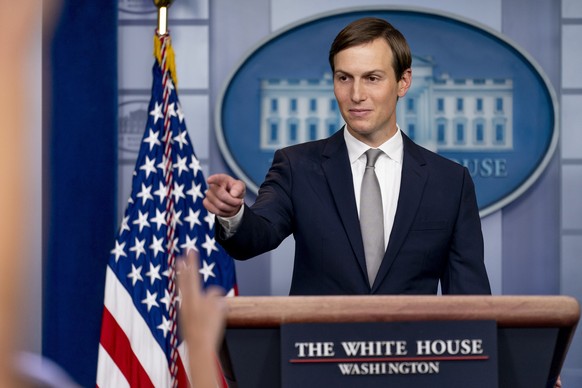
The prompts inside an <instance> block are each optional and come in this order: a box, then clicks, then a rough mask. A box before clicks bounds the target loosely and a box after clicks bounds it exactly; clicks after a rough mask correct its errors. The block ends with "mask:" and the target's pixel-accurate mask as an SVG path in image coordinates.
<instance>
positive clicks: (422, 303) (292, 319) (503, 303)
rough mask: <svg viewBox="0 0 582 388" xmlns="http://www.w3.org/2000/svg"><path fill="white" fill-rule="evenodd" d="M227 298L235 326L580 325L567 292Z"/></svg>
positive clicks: (577, 306) (230, 321)
mask: <svg viewBox="0 0 582 388" xmlns="http://www.w3.org/2000/svg"><path fill="white" fill-rule="evenodd" d="M226 302H227V311H228V312H227V326H228V327H231V328H234V327H247V328H252V327H256V328H260V327H278V326H280V325H281V324H285V323H301V322H303V323H315V322H319V323H329V322H406V321H442V320H495V321H497V324H498V326H499V327H566V328H572V329H574V328H575V327H576V325H577V323H578V321H579V319H580V304H579V303H578V301H577V300H576V299H575V298H572V297H570V296H564V295H555V296H546V295H543V296H489V295H487V296H483V295H463V296H461V295H444V296H436V295H430V296H421V295H419V296H416V295H415V296H408V295H398V296H396V295H394V296H392V295H365V296H359V295H358V296H356V295H354V296H351V295H350V296H288V297H282V296H259V297H244V296H243V297H234V298H227V301H226Z"/></svg>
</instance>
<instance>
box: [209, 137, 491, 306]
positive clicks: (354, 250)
mask: <svg viewBox="0 0 582 388" xmlns="http://www.w3.org/2000/svg"><path fill="white" fill-rule="evenodd" d="M403 140H404V157H403V165H402V180H401V187H400V196H399V199H398V205H397V210H396V216H395V220H394V226H393V229H392V233H391V235H390V240H389V242H388V247H387V249H386V253H385V256H384V259H383V261H382V264H381V266H380V269H379V272H378V275H377V276H376V280H375V282H374V284H373V286H372V287H370V285H369V283H368V277H367V272H366V261H365V258H364V247H363V243H362V235H361V232H360V223H359V219H358V212H357V208H356V202H355V197H354V190H353V182H352V172H351V168H350V162H349V158H348V152H347V147H346V144H345V140H344V134H343V130H340V131H338V132H337V133H336V134H335V135H333V136H331V137H329V138H327V139H324V140H319V141H314V142H308V143H303V144H299V145H295V146H291V147H287V148H284V149H282V150H278V151H277V152H276V153H275V156H274V159H273V164H272V166H271V168H270V170H269V172H268V174H267V177H266V179H265V182H264V183H263V184H262V185H261V188H260V190H259V194H258V197H257V200H256V202H255V203H254V205H253V206H251V207H246V208H245V209H244V216H243V219H242V223H241V225H240V227H239V228H238V230H237V232H236V234H235V235H234V236H232V237H230V238H228V239H226V240H225V239H224V238H221V236H224V233H223V231H222V229H221V227H220V225H219V224H218V223H217V234H216V235H217V237H218V241H219V242H220V244H221V245H222V246H223V247H224V248H225V249H226V250H227V251H228V252H229V254H231V255H232V256H233V257H234V258H236V259H240V260H245V259H248V258H251V257H254V256H256V255H259V254H261V253H264V252H266V251H269V250H271V249H274V248H275V247H277V246H278V245H279V244H280V243H281V242H282V241H283V240H284V239H285V238H286V237H287V236H289V235H290V234H293V236H294V238H295V263H294V268H293V279H292V284H291V294H292V295H353V294H436V292H437V287H438V283H439V280H440V281H441V288H442V292H443V294H489V293H491V290H490V286H489V280H488V278H487V273H486V271H485V266H484V262H483V237H482V232H481V222H480V218H479V213H478V208H477V202H476V197H475V189H474V185H473V182H472V180H471V177H470V175H469V173H468V171H467V169H466V168H464V167H462V166H461V165H459V164H457V163H454V162H452V161H450V160H448V159H445V158H443V157H441V156H439V155H437V154H435V153H433V152H430V151H428V150H426V149H424V148H422V147H420V146H418V145H416V144H415V143H414V142H412V141H411V140H410V139H409V138H408V137H407V136H406V135H404V134H403Z"/></svg>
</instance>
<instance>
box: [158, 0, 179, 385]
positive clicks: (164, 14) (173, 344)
mask: <svg viewBox="0 0 582 388" xmlns="http://www.w3.org/2000/svg"><path fill="white" fill-rule="evenodd" d="M153 1H154V4H155V6H156V7H157V8H158V30H157V31H156V34H157V37H155V38H154V41H155V42H159V46H157V44H154V47H155V49H154V51H155V52H156V57H157V55H158V54H159V56H160V57H159V58H157V59H158V60H159V64H160V67H161V70H162V87H163V89H164V93H163V105H162V112H163V120H164V132H163V135H162V137H163V139H164V141H163V144H164V146H165V150H164V155H167V156H168V159H167V160H166V163H165V165H164V166H163V167H164V168H163V171H164V173H163V175H164V180H165V183H166V187H167V188H168V191H167V195H168V201H167V204H166V224H167V225H168V230H167V233H166V238H167V239H168V241H169V245H168V247H167V248H168V280H169V282H168V283H169V284H168V291H169V296H170V300H171V303H170V305H169V309H168V310H169V311H168V313H169V316H170V322H171V324H170V330H169V333H170V348H171V350H170V375H171V385H172V387H173V388H177V387H178V380H179V379H178V372H179V371H178V315H177V311H176V305H175V302H176V300H177V296H178V291H177V290H176V267H175V261H176V252H175V248H177V247H175V245H174V244H177V241H176V240H177V239H175V231H176V230H175V227H176V222H175V220H174V214H175V206H174V205H175V203H174V201H173V200H172V195H173V193H172V191H173V190H172V186H173V182H174V180H173V174H172V167H173V158H172V156H171V154H172V152H171V147H172V141H171V137H172V128H171V124H170V118H171V112H170V111H169V109H170V101H169V99H170V94H171V89H172V88H174V87H173V86H172V85H171V84H172V81H170V78H171V77H172V74H175V63H174V58H173V57H174V55H173V50H172V48H171V47H172V46H171V44H170V35H169V31H168V8H169V7H170V5H171V4H172V2H173V0H153ZM156 47H157V48H159V53H158V49H157V48H156ZM171 105H172V106H173V104H171ZM172 109H173V108H172Z"/></svg>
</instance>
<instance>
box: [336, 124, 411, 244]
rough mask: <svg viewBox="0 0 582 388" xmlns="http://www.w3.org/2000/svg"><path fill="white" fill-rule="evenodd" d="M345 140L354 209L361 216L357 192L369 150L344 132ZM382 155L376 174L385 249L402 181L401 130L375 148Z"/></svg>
mask: <svg viewBox="0 0 582 388" xmlns="http://www.w3.org/2000/svg"><path fill="white" fill-rule="evenodd" d="M344 138H345V140H346V146H347V147H348V156H349V158H350V164H351V167H352V177H353V181H354V194H355V196H356V206H357V207H358V214H360V189H361V187H362V179H363V177H364V171H365V170H366V151H367V150H369V149H370V146H369V145H367V144H365V143H362V142H361V141H359V140H358V139H356V138H355V137H353V136H352V134H350V132H349V131H348V130H347V129H346V130H344ZM378 148H379V149H381V150H382V151H383V153H382V154H380V156H379V157H378V160H376V165H375V170H376V176H377V177H378V183H379V184H380V191H381V193H382V207H383V209H382V210H383V213H384V241H385V242H386V246H388V240H389V239H390V233H391V232H392V226H393V225H394V216H395V215H396V206H397V204H398V196H399V194H400V181H401V178H402V155H403V153H404V145H403V142H402V133H401V132H400V128H398V127H397V131H396V133H395V134H394V136H392V137H391V138H390V139H388V140H387V141H386V142H385V143H383V144H382V145H380V147H378Z"/></svg>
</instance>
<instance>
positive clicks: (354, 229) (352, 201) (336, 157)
mask: <svg viewBox="0 0 582 388" xmlns="http://www.w3.org/2000/svg"><path fill="white" fill-rule="evenodd" d="M322 156H323V160H322V168H323V171H324V173H325V177H326V179H327V183H328V185H329V188H330V191H331V195H332V197H333V200H334V202H335V205H336V208H337V211H338V213H339V215H340V218H341V220H342V223H343V226H344V229H345V231H346V234H347V236H348V239H349V241H350V245H351V246H352V250H353V252H354V254H355V256H356V258H357V260H358V263H359V264H360V268H361V269H362V272H363V273H364V274H365V273H366V265H365V258H364V244H363V242H362V234H361V232H360V221H359V218H358V209H357V207H356V198H355V196H354V189H353V187H354V183H353V178H352V170H351V167H350V159H349V157H348V151H347V148H346V144H345V140H344V135H343V130H340V131H338V132H337V133H336V134H335V135H333V136H332V137H330V138H329V141H328V143H327V145H326V146H325V148H324V150H323V153H322Z"/></svg>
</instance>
